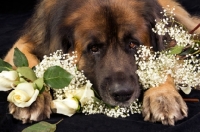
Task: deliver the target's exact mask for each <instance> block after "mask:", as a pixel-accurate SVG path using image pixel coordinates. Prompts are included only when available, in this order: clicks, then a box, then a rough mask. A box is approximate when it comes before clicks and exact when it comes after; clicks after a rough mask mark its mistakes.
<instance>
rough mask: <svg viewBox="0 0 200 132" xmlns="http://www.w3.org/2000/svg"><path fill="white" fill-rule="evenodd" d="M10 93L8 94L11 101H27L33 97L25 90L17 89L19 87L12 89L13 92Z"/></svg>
mask: <svg viewBox="0 0 200 132" xmlns="http://www.w3.org/2000/svg"><path fill="white" fill-rule="evenodd" d="M9 95H12V96H9ZM9 95H8V98H9V100H10V101H11V102H17V103H21V102H26V101H28V100H29V99H30V98H31V97H30V96H29V95H28V94H27V93H26V92H24V91H23V90H17V89H16V90H13V91H11V93H10V94H9Z"/></svg>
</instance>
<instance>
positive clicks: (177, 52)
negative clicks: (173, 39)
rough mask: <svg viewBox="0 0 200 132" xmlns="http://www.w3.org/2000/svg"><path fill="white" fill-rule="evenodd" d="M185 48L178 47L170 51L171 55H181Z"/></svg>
mask: <svg viewBox="0 0 200 132" xmlns="http://www.w3.org/2000/svg"><path fill="white" fill-rule="evenodd" d="M183 48H184V47H183V46H178V45H176V46H174V47H172V48H171V49H170V52H169V54H176V55H177V54H180V53H181V52H182V51H183Z"/></svg>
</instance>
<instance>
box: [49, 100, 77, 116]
mask: <svg viewBox="0 0 200 132" xmlns="http://www.w3.org/2000/svg"><path fill="white" fill-rule="evenodd" d="M53 104H54V106H55V107H56V109H57V110H56V113H59V114H63V115H67V116H69V117H70V116H72V115H73V114H75V113H76V110H77V109H78V101H76V100H74V99H64V100H53Z"/></svg>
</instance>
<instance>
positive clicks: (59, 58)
mask: <svg viewBox="0 0 200 132" xmlns="http://www.w3.org/2000/svg"><path fill="white" fill-rule="evenodd" d="M76 58H77V55H76V52H72V55H70V54H63V52H62V50H57V51H56V52H54V53H52V54H50V56H49V57H48V56H46V55H45V56H44V58H43V60H42V61H41V62H40V63H39V64H38V65H37V66H36V67H35V73H36V76H37V77H43V74H44V72H45V71H46V70H47V69H48V68H49V67H51V66H60V67H62V68H63V69H65V70H66V71H68V72H69V73H70V74H72V75H73V76H74V78H73V79H72V81H71V82H70V85H69V86H67V87H65V88H63V89H56V90H55V89H54V90H55V93H54V98H55V99H61V100H62V99H64V98H65V91H69V92H70V91H73V90H75V89H77V88H80V87H82V86H83V85H84V84H86V81H87V80H86V77H85V75H84V74H83V71H79V70H77V67H76V64H75V62H76Z"/></svg>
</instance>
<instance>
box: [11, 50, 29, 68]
mask: <svg viewBox="0 0 200 132" xmlns="http://www.w3.org/2000/svg"><path fill="white" fill-rule="evenodd" d="M13 62H14V64H15V66H16V67H24V66H25V67H28V60H27V58H26V56H25V55H24V54H23V53H22V52H21V51H20V50H19V49H18V48H15V51H14V59H13Z"/></svg>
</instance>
